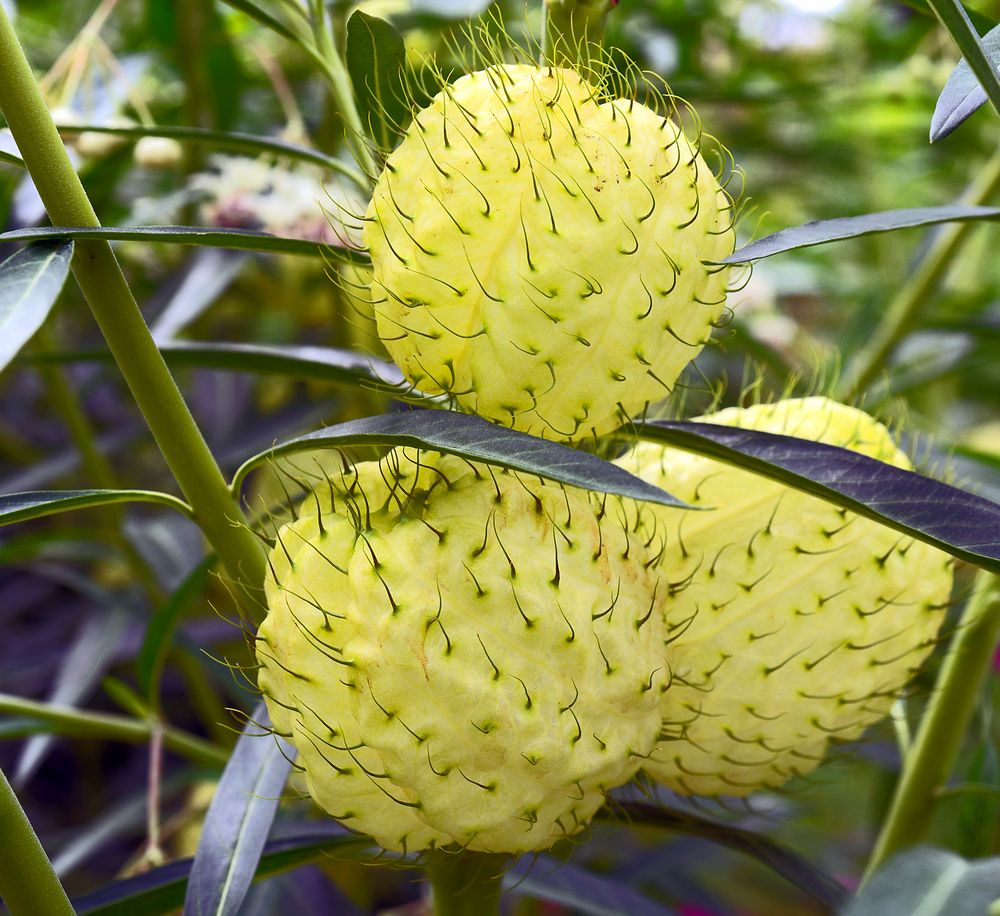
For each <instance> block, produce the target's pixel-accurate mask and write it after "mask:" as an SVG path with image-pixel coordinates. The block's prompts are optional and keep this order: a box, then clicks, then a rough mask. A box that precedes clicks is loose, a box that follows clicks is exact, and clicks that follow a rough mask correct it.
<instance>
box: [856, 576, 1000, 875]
mask: <svg viewBox="0 0 1000 916" xmlns="http://www.w3.org/2000/svg"><path fill="white" fill-rule="evenodd" d="M998 637H1000V579H998V578H997V577H996V576H992V575H990V574H988V573H986V572H980V573H979V575H978V577H977V579H976V583H975V586H974V588H973V591H972V595H971V596H970V598H969V602H968V604H967V605H966V608H965V611H964V613H963V614H962V618H961V621H960V623H959V625H958V632H957V633H956V634H955V636H954V638H953V639H952V642H951V645H950V646H949V647H948V654H947V656H946V657H945V660H944V663H943V665H942V666H941V672H940V674H939V675H938V680H937V683H936V684H935V685H934V693H933V694H932V695H931V700H930V703H929V705H928V707H927V711H926V712H925V713H924V716H923V718H922V719H921V722H920V727H919V728H918V730H917V734H916V738H915V739H914V741H913V743H912V744H911V745H910V749H909V752H908V753H907V754H906V758H905V760H904V761H903V772H902V774H901V775H900V778H899V782H898V784H897V785H896V792H895V794H894V796H893V799H892V805H891V807H890V809H889V815H888V817H887V818H886V820H885V822H884V823H883V825H882V832H881V834H880V835H879V838H878V842H877V843H876V845H875V850H874V852H873V853H872V856H871V859H870V861H869V863H868V869H867V872H866V874H865V877H866V879H867V878H868V877H870V876H871V874H872V872H874V871H875V869H876V868H878V866H879V865H880V864H881V863H882V862H884V861H885V860H886V859H887V858H889V856H891V855H893V853H895V852H898V851H899V850H900V849H904V848H905V847H907V846H912V845H914V844H915V843H919V842H920V840H921V838H922V837H923V836H924V834H925V833H926V832H927V828H928V826H929V825H930V821H931V817H932V816H933V814H934V805H935V802H936V801H937V798H938V793H939V792H940V790H941V788H942V787H943V786H944V783H945V781H946V780H947V779H948V776H949V774H950V773H951V770H952V767H953V766H954V765H955V759H956V758H957V757H958V752H959V750H960V748H961V745H962V738H963V736H964V735H965V733H966V729H967V727H968V724H969V720H970V718H971V717H972V713H973V710H974V709H975V705H976V701H977V699H978V698H979V695H980V692H981V690H982V686H983V682H984V680H985V679H986V676H987V674H988V673H989V670H990V665H991V663H992V661H993V653H994V651H995V647H996V644H997V639H998Z"/></svg>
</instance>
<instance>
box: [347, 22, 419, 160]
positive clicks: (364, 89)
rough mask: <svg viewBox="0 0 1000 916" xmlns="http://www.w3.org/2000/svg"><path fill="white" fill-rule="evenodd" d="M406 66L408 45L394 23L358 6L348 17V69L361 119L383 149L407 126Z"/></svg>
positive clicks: (391, 144)
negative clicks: (404, 85)
mask: <svg viewBox="0 0 1000 916" xmlns="http://www.w3.org/2000/svg"><path fill="white" fill-rule="evenodd" d="M405 66H406V46H405V45H404V44H403V36H402V35H400V34H399V32H398V31H397V30H396V28H395V26H393V25H392V24H390V23H388V22H386V21H385V20H384V19H379V18H378V17H377V16H369V15H368V14H367V13H365V12H363V11H362V10H355V11H354V12H353V13H352V14H351V17H350V19H348V20H347V70H348V72H349V73H350V75H351V82H352V83H353V85H354V94H355V97H356V98H357V100H358V108H359V109H360V111H359V113H360V115H361V119H362V121H364V122H365V123H366V124H367V125H368V129H369V133H370V135H371V136H372V137H373V138H374V139H375V141H376V143H377V144H378V146H379V149H381V150H382V152H383V153H388V152H389V151H390V150H391V149H392V147H393V146H394V145H395V141H396V138H397V136H398V135H399V131H400V128H401V127H402V126H405V125H404V120H405V118H406V116H407V112H408V108H409V106H408V105H407V102H406V94H405V92H404V89H403V78H404V68H405Z"/></svg>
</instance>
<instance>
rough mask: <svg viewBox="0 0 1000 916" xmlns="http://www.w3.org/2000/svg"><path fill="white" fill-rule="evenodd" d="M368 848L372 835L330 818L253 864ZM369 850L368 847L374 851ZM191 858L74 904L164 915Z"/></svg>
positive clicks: (129, 915)
mask: <svg viewBox="0 0 1000 916" xmlns="http://www.w3.org/2000/svg"><path fill="white" fill-rule="evenodd" d="M371 849H372V841H371V840H370V839H368V838H367V837H363V836H360V835H358V834H353V833H347V832H346V831H345V830H344V829H343V828H341V827H339V826H338V825H335V824H333V823H332V822H331V824H330V825H329V826H328V827H318V826H317V827H310V828H309V830H308V831H302V832H300V833H297V834H295V835H294V836H289V837H285V838H283V839H280V840H271V841H270V842H269V843H268V844H267V845H266V846H265V847H264V853H263V855H262V856H261V858H260V864H259V866H258V867H257V874H256V877H257V878H264V877H267V876H268V875H273V874H278V873H280V872H282V871H287V870H288V869H289V868H295V867H296V866H298V865H303V864H305V863H306V862H311V861H313V860H314V859H318V858H320V857H321V856H324V855H336V856H340V857H351V858H359V857H362V856H365V854H366V853H367V852H368V851H369V850H371ZM374 854H375V853H374V852H372V853H371V855H372V857H374ZM191 863H192V860H191V859H182V860H180V861H177V862H171V863H169V864H168V865H164V866H162V867H161V868H157V869H154V870H153V871H149V872H146V874H143V875H138V876H136V877H134V878H126V879H124V880H122V881H115V882H114V883H113V884H109V885H108V886H107V887H103V888H101V889H100V890H97V891H94V892H93V893H91V894H87V895H86V896H84V897H79V898H77V899H75V900H74V901H73V907H74V909H75V910H76V911H77V913H79V914H80V916H165V914H168V913H174V912H176V911H177V910H178V909H180V907H181V905H182V904H183V902H184V892H185V888H186V887H187V882H188V875H189V873H190V871H191Z"/></svg>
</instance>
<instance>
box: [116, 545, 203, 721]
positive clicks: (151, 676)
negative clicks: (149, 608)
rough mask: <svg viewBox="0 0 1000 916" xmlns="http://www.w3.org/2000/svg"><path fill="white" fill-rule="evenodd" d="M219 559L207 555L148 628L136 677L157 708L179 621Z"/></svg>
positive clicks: (200, 590)
mask: <svg viewBox="0 0 1000 916" xmlns="http://www.w3.org/2000/svg"><path fill="white" fill-rule="evenodd" d="M215 560H216V558H215V556H214V555H212V556H209V557H206V558H205V559H204V560H202V562H201V563H199V564H198V565H197V566H196V567H195V568H194V569H193V570H192V571H191V572H190V573H188V575H187V577H186V578H185V579H184V581H183V582H182V583H181V584H180V586H179V587H178V588H177V589H175V590H174V593H173V594H172V595H171V596H170V597H169V598H168V599H167V600H166V601H165V602H164V603H163V604H162V605H160V607H158V608H157V609H156V612H155V613H154V614H153V617H152V619H151V620H150V621H149V625H148V626H147V627H146V633H145V636H144V637H143V640H142V646H141V647H140V649H139V655H138V657H137V658H136V662H135V664H136V676H137V679H138V682H139V690H140V691H141V693H142V695H143V696H144V697H145V698H146V702H147V703H149V705H150V706H152V707H154V708H156V707H157V706H158V705H159V693H160V689H159V686H160V673H161V672H162V670H163V663H164V660H165V659H166V656H167V652H168V651H169V649H170V644H171V639H172V637H173V634H174V630H175V629H176V628H177V622H178V620H179V619H180V615H181V613H182V612H183V611H184V610H185V609H186V608H187V607H188V605H189V604H190V603H191V602H192V601H193V600H194V599H195V598H196V597H197V596H198V595H200V594H201V592H202V590H203V589H204V587H205V582H206V580H207V579H208V572H209V570H210V569H211V568H212V567H213V566H214V565H215Z"/></svg>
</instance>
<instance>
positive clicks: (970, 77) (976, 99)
mask: <svg viewBox="0 0 1000 916" xmlns="http://www.w3.org/2000/svg"><path fill="white" fill-rule="evenodd" d="M982 45H983V50H984V51H985V52H986V53H987V54H988V55H989V56H990V59H991V60H992V61H993V62H994V63H995V64H998V65H1000V26H997V27H996V28H994V29H991V30H990V31H989V32H987V33H986V34H985V35H984V36H983V38H982ZM985 104H986V90H985V89H983V87H982V86H981V85H980V83H979V80H978V79H976V75H975V74H974V73H973V72H972V68H971V67H970V66H969V64H968V61H966V60H965V59H964V58H963V59H962V60H960V61H959V62H958V65H957V66H956V67H955V69H954V70H952V71H951V75H950V76H949V77H948V81H947V82H946V83H945V84H944V89H942V90H941V95H939V96H938V100H937V105H936V106H935V107H934V115H933V117H932V118H931V143H933V142H934V141H935V140H940V139H941V138H942V137H947V136H948V134H950V133H951V132H952V131H953V130H954V129H955V128H956V127H958V126H959V125H960V124H961V123H962V122H963V121H964V120H965V119H966V118H968V117H969V115H971V114H973V113H974V112H976V111H978V110H979V109H980V108H982V106H983V105H985Z"/></svg>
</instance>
